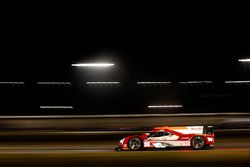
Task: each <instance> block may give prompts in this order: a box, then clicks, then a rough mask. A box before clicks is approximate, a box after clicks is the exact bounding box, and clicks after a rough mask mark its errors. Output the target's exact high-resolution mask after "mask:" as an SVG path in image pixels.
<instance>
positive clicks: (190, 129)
mask: <svg viewBox="0 0 250 167" xmlns="http://www.w3.org/2000/svg"><path fill="white" fill-rule="evenodd" d="M172 147H191V148H194V149H204V148H211V147H214V133H213V128H212V126H183V127H168V126H164V127H155V128H153V129H152V130H151V131H149V132H146V133H143V134H142V135H134V136H127V137H125V138H123V139H121V140H120V143H119V147H118V148H117V150H131V151H137V150H142V149H147V148H156V149H157V148H159V149H163V148H172Z"/></svg>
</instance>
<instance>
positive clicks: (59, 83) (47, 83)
mask: <svg viewBox="0 0 250 167" xmlns="http://www.w3.org/2000/svg"><path fill="white" fill-rule="evenodd" d="M37 84H38V85H71V82H37Z"/></svg>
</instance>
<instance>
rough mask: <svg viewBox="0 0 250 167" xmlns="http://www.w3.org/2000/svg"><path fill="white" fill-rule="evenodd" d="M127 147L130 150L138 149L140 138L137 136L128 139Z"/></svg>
mask: <svg viewBox="0 0 250 167" xmlns="http://www.w3.org/2000/svg"><path fill="white" fill-rule="evenodd" d="M129 148H130V149H131V150H139V149H140V148H141V140H140V139H139V138H132V139H131V140H130V141H129Z"/></svg>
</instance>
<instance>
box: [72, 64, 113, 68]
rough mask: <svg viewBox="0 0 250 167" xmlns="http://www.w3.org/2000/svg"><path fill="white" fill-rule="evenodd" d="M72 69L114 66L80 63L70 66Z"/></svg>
mask: <svg viewBox="0 0 250 167" xmlns="http://www.w3.org/2000/svg"><path fill="white" fill-rule="evenodd" d="M71 66H73V67H110V66H114V64H113V63H80V64H71Z"/></svg>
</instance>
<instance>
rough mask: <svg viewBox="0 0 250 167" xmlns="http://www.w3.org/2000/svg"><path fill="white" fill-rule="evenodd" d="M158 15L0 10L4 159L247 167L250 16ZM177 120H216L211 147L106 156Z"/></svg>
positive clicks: (0, 150) (178, 122) (179, 122)
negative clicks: (137, 136)
mask: <svg viewBox="0 0 250 167" xmlns="http://www.w3.org/2000/svg"><path fill="white" fill-rule="evenodd" d="M53 9H54V8H53ZM136 9H137V8H136ZM96 10H99V9H95V11H96ZM116 10H117V11H115V13H117V12H118V11H119V9H117V8H116ZM145 10H146V9H145ZM10 11H11V10H10ZM52 11H54V10H52ZM161 11H162V12H161ZM163 11H165V10H159V13H157V14H156V13H155V14H153V13H152V12H149V11H148V10H147V12H145V13H144V14H139V15H134V14H133V13H130V12H128V11H124V13H123V12H121V13H122V14H121V15H119V16H118V15H116V14H114V13H113V12H110V13H109V12H108V11H107V10H105V14H107V15H105V16H104V15H97V16H95V15H94V14H93V11H92V12H87V11H85V9H84V10H83V9H81V10H77V11H75V13H74V16H69V15H67V14H66V15H64V14H63V13H61V12H59V14H58V13H56V14H51V15H49V16H48V17H47V16H46V17H44V14H45V13H46V12H45V11H40V12H38V14H37V15H33V14H32V13H34V11H33V12H31V13H29V12H27V13H26V12H23V13H22V14H14V13H11V12H9V13H8V12H6V13H4V15H3V16H4V17H3V23H4V24H3V27H2V30H1V46H0V53H1V57H0V154H1V156H2V158H1V156H0V164H4V165H9V164H13V165H18V164H21V165H23V166H27V165H31V166H32V165H34V164H37V165H38V164H41V165H44V164H46V165H48V164H62V165H66V164H70V163H71V164H74V165H80V164H84V163H85V164H91V165H93V164H94V165H96V166H98V165H99V166H100V165H102V163H101V162H104V163H107V164H108V165H109V166H111V165H114V166H116V165H118V164H119V165H120V164H121V163H122V164H126V163H124V162H125V160H124V159H123V158H124V157H127V158H128V159H129V161H128V162H127V163H128V164H130V163H131V164H133V163H132V162H135V163H136V164H144V163H146V162H147V164H155V162H163V163H164V164H167V163H168V164H176V163H177V162H178V159H182V160H183V162H187V165H190V166H191V165H193V164H194V162H196V163H197V164H198V165H204V164H203V162H206V163H207V164H208V166H209V165H214V164H222V165H227V166H228V165H235V164H237V165H240V166H244V165H245V166H247V164H249V160H248V159H249V148H250V143H249V141H250V140H249V139H250V130H249V129H250V100H249V99H250V47H249V46H250V42H249V32H248V29H249V28H248V27H249V26H248V25H247V23H248V19H245V18H244V17H243V16H244V13H243V14H242V15H243V16H238V17H236V16H235V15H234V14H232V15H229V14H228V15H227V16H228V17H225V15H224V14H222V15H216V14H215V15H214V16H211V11H210V12H207V13H205V14H204V15H200V14H197V13H190V14H181V13H180V14H177V13H176V12H174V13H173V12H170V11H166V13H165V12H163ZM84 12H86V13H84ZM114 15H115V16H116V17H114ZM7 16H8V17H7ZM59 16H60V17H59ZM75 16H79V18H78V17H75ZM176 125H213V126H214V128H215V136H216V137H215V139H216V148H215V150H209V151H206V152H205V151H204V152H203V153H202V154H204V156H197V155H196V154H197V153H195V152H193V151H190V150H189V151H190V152H189V153H190V154H189V155H190V157H189V158H187V156H185V155H184V154H183V153H184V152H182V151H174V152H164V153H162V152H160V153H158V152H154V151H153V152H143V153H132V154H130V153H122V154H119V153H116V152H113V149H114V148H115V147H116V145H117V144H118V141H119V140H120V139H121V138H122V137H124V136H126V135H131V134H140V133H143V132H145V128H147V127H155V126H176ZM226 152H227V153H228V154H225V153H226ZM199 153H200V152H199ZM51 154H53V156H50V155H51ZM34 155H39V156H34ZM116 156H117V157H118V160H117V161H115V160H114V159H113V158H114V157H116ZM147 156H152V158H145V157H147ZM168 156H170V157H173V158H172V159H171V160H166V157H168ZM50 157H53V158H54V159H51V158H50ZM89 157H96V158H99V160H98V161H93V159H91V158H89ZM103 157H105V158H103ZM143 157H144V158H143ZM157 157H158V158H157ZM222 157H226V158H224V159H223V158H222ZM232 157H234V158H232ZM133 158H135V159H133ZM61 159H65V162H66V163H65V164H64V163H63V161H61ZM12 160H13V161H12ZM30 160H32V161H30ZM193 160H194V161H193ZM178 165H181V164H178V163H177V166H178Z"/></svg>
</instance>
